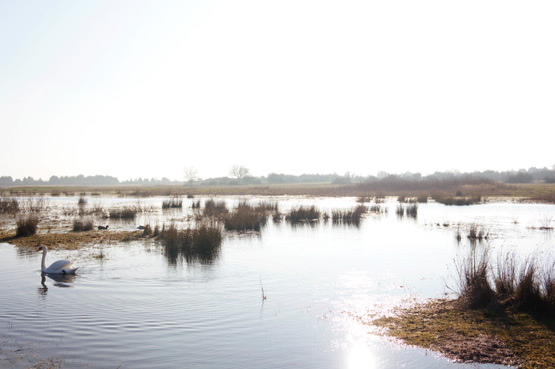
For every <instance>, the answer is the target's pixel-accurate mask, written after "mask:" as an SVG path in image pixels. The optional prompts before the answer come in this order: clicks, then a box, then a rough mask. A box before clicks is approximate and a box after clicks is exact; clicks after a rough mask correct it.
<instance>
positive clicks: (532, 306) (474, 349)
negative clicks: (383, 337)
mask: <svg viewBox="0 0 555 369" xmlns="http://www.w3.org/2000/svg"><path fill="white" fill-rule="evenodd" d="M458 272H459V281H460V292H459V297H458V298H457V299H455V300H445V299H437V300H431V301H428V302H426V303H424V304H420V305H416V306H412V307H409V308H403V309H399V310H398V311H397V312H396V314H395V315H393V316H388V317H380V318H378V319H375V320H373V321H372V324H374V325H376V326H378V327H382V328H385V330H386V332H387V334H388V335H390V336H393V337H396V338H398V339H401V340H402V341H403V342H405V343H406V344H409V345H414V346H418V347H422V348H426V349H430V350H433V351H437V352H440V353H442V354H443V355H445V356H446V357H449V358H451V359H453V360H455V361H459V362H466V363H470V362H476V363H494V364H504V365H512V366H514V365H517V366H519V367H520V368H555V270H554V268H553V266H552V265H550V266H549V267H547V268H544V269H542V268H541V267H540V263H539V262H538V261H537V260H534V259H527V260H525V261H524V262H522V263H520V264H519V263H518V262H517V261H516V258H515V257H514V255H508V256H507V255H506V256H505V257H504V258H500V259H499V260H498V263H497V265H496V267H495V268H493V267H492V265H491V263H490V261H489V256H488V252H487V250H483V252H481V253H479V252H477V251H476V250H473V251H472V252H471V254H470V256H469V257H468V258H467V259H465V261H464V262H463V263H462V264H461V265H459V266H458Z"/></svg>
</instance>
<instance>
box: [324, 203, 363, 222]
mask: <svg viewBox="0 0 555 369" xmlns="http://www.w3.org/2000/svg"><path fill="white" fill-rule="evenodd" d="M367 212H368V207H366V206H364V205H358V206H357V207H355V208H354V209H351V210H334V211H332V213H331V219H332V222H333V223H336V224H337V223H345V224H355V225H358V224H360V221H361V220H362V217H363V216H364V214H365V213H367Z"/></svg>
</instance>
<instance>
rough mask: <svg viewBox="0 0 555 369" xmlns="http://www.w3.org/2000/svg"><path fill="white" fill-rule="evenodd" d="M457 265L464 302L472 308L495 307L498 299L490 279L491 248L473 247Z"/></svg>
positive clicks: (460, 290) (460, 294)
mask: <svg viewBox="0 0 555 369" xmlns="http://www.w3.org/2000/svg"><path fill="white" fill-rule="evenodd" d="M455 265H456V269H457V275H458V284H459V286H458V288H459V292H458V293H459V296H460V297H461V299H462V301H463V302H464V304H465V305H466V306H467V307H468V308H470V309H481V308H490V309H495V308H496V307H497V300H496V296H495V291H494V289H493V288H492V286H491V283H490V280H489V270H490V260H489V249H488V248H482V249H481V250H479V249H478V248H477V247H472V248H471V251H470V252H469V254H468V255H467V256H466V257H465V258H464V259H463V261H462V262H461V263H459V264H455Z"/></svg>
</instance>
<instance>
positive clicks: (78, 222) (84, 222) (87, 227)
mask: <svg viewBox="0 0 555 369" xmlns="http://www.w3.org/2000/svg"><path fill="white" fill-rule="evenodd" d="M92 229H93V221H92V219H82V218H81V219H74V220H73V231H74V232H83V231H91V230H92Z"/></svg>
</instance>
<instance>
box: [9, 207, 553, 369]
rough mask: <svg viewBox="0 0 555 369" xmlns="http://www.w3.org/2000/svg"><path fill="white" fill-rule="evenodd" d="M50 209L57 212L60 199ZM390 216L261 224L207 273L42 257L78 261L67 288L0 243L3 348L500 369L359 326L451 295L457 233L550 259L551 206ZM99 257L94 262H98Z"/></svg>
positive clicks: (81, 359)
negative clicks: (474, 227)
mask: <svg viewBox="0 0 555 369" xmlns="http://www.w3.org/2000/svg"><path fill="white" fill-rule="evenodd" d="M239 200H240V199H238V198H228V201H229V202H230V204H231V203H234V202H237V201H239ZM250 200H252V201H257V200H258V199H256V198H253V199H250ZM278 200H279V202H280V209H282V211H285V209H287V208H289V207H291V206H296V205H298V204H301V203H303V204H316V205H317V206H318V207H319V208H320V209H322V210H326V211H329V210H331V209H335V208H350V207H352V206H355V204H356V203H355V201H354V199H352V198H342V199H306V198H281V199H278ZM51 201H52V203H53V204H54V207H55V206H57V205H56V201H66V200H64V199H63V198H62V199H51ZM98 201H108V202H110V201H112V202H115V201H116V200H114V199H99V200H98ZM118 201H121V200H119V199H118ZM129 201H131V200H129ZM146 201H151V202H152V203H153V204H155V202H156V201H160V202H161V200H159V199H148V200H146ZM186 206H187V205H186ZM387 206H389V207H390V211H389V212H388V213H387V214H382V215H369V216H368V217H367V218H366V219H364V221H363V222H362V223H361V224H360V226H358V227H355V226H338V225H334V224H332V223H331V222H319V223H317V224H316V225H313V226H309V225H301V226H295V227H293V226H291V225H290V224H288V223H286V222H282V223H280V224H273V223H272V222H270V223H269V224H268V225H267V226H266V227H265V228H264V229H263V231H262V232H261V233H260V234H259V235H256V234H249V235H245V234H243V235H241V234H236V233H233V234H230V235H227V236H226V237H225V239H224V243H223V245H222V249H221V252H220V254H219V256H218V258H217V259H216V260H214V261H213V262H212V263H210V264H200V263H190V264H187V263H186V262H178V263H177V264H172V263H168V261H167V259H166V258H165V257H164V255H163V252H162V250H161V248H160V247H159V245H157V244H156V243H154V242H146V243H123V244H113V245H96V246H95V247H94V248H85V249H82V250H79V251H58V252H55V251H52V252H50V253H49V254H48V260H47V263H48V262H53V261H55V260H57V259H61V258H69V259H74V260H77V262H78V264H79V266H80V269H79V274H78V275H77V276H76V277H75V278H73V279H59V278H58V279H57V280H54V279H52V278H50V277H46V278H45V280H44V281H42V278H41V273H40V255H39V254H35V253H25V252H22V251H20V250H18V248H16V247H13V246H11V245H8V244H1V245H0V278H1V280H2V283H1V284H0V296H2V299H0V332H1V333H0V336H1V338H2V340H3V347H4V350H6V349H14V348H25V350H28V352H30V353H32V355H36V356H35V357H36V358H52V357H54V358H57V359H59V360H61V361H62V366H63V367H68V368H79V367H87V368H111V367H112V368H116V367H119V368H152V367H167V368H171V367H174V368H226V367H242V368H286V367H294V368H401V367H403V368H423V367H426V368H449V367H453V368H467V367H480V368H482V367H484V368H494V367H501V366H494V365H477V364H473V365H469V364H455V363H452V362H450V361H449V360H447V359H445V358H442V357H441V356H439V355H436V354H433V353H430V352H427V351H425V350H421V349H416V348H409V347H406V346H403V345H400V344H398V343H395V342H392V341H390V340H388V339H384V338H382V337H381V336H379V335H376V334H375V331H374V330H373V328H372V327H370V326H367V325H365V324H363V322H361V319H359V318H362V320H364V319H365V317H366V316H367V315H368V314H381V313H384V312H387V311H390V310H391V308H392V307H394V306H398V305H400V304H403V303H405V301H406V300H411V299H416V300H418V301H421V300H424V299H427V298H437V297H443V296H445V295H446V294H449V293H450V290H449V288H448V287H446V286H454V283H453V281H454V280H453V276H454V274H455V273H454V263H453V260H454V259H456V258H457V257H458V256H459V255H461V254H463V253H464V252H465V250H467V249H468V247H469V244H468V241H467V240H466V239H464V238H463V240H462V242H460V243H458V242H457V241H456V240H455V237H454V234H455V230H456V228H457V227H459V228H461V229H463V230H464V229H465V227H467V226H468V225H470V224H473V223H478V224H480V225H482V226H484V227H486V229H487V231H488V232H489V233H490V238H489V240H488V242H487V243H488V244H489V247H491V248H492V249H493V250H501V249H505V250H515V251H517V252H518V253H521V254H522V255H527V254H530V253H545V254H549V253H550V252H551V249H552V248H553V246H554V242H553V237H552V235H551V233H549V232H542V231H539V230H537V229H532V227H534V226H535V224H536V223H537V222H538V221H540V219H542V217H545V216H546V215H550V214H554V213H555V207H554V206H551V205H534V204H511V203H498V204H486V205H475V206H468V207H446V206H443V205H439V204H425V205H420V207H419V212H418V217H417V218H416V219H412V218H406V217H405V218H402V219H400V218H398V217H397V216H396V214H395V210H394V209H395V206H396V203H394V202H390V203H388V204H387ZM189 212H190V210H189V209H187V208H186V209H185V210H179V211H177V212H175V211H174V212H169V213H164V212H162V211H161V210H160V211H158V212H156V213H155V214H150V215H144V216H143V218H141V219H138V220H137V222H135V223H131V224H129V223H115V222H114V223H113V228H115V229H117V228H118V227H119V228H122V229H124V228H125V229H131V228H133V227H135V226H136V224H137V223H139V222H143V221H149V220H150V221H152V220H153V219H155V220H156V221H158V222H163V221H164V219H165V217H170V216H171V217H172V218H174V220H175V219H178V220H183V222H184V223H186V218H187V217H188V215H189ZM167 214H171V215H167ZM446 224H448V225H446ZM99 247H100V248H102V252H103V254H104V256H105V257H104V258H102V259H99V258H96V257H95V256H97V255H98V253H99ZM262 289H263V291H264V295H265V296H266V299H264V298H263V297H262ZM0 358H1V359H2V360H3V361H4V363H9V366H13V367H18V366H19V367H25V366H26V365H25V362H23V361H19V362H14V361H11V362H8V358H7V357H6V356H5V355H4V356H1V355H0ZM4 363H2V361H0V364H1V365H0V366H2V367H3V366H4Z"/></svg>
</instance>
